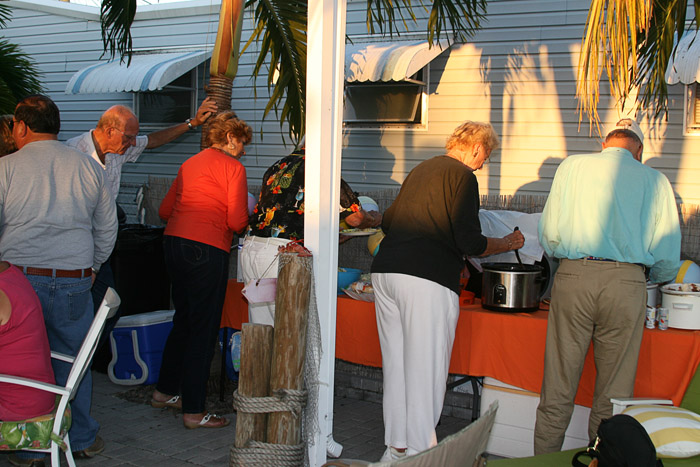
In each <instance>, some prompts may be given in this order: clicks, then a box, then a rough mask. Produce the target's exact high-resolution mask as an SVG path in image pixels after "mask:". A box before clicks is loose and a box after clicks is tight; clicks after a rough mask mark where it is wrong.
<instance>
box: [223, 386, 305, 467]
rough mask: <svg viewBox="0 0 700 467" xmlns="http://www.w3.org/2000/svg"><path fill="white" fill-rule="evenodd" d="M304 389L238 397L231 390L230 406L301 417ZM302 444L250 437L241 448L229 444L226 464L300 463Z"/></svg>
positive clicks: (302, 454) (270, 464) (279, 464)
mask: <svg viewBox="0 0 700 467" xmlns="http://www.w3.org/2000/svg"><path fill="white" fill-rule="evenodd" d="M306 397H307V393H306V391H298V390H294V389H279V390H276V391H275V392H274V395H272V396H268V397H247V396H241V395H240V394H239V393H238V390H236V391H234V392H233V407H234V409H236V411H237V412H238V413H272V412H291V413H292V414H293V415H294V417H295V418H298V417H300V416H301V413H302V409H303V408H304V407H305V406H306ZM305 446H306V445H305V444H304V443H301V444H296V445H286V444H272V443H262V442H260V441H255V440H250V441H249V442H248V443H247V444H246V446H245V447H242V448H237V447H235V446H232V447H231V451H230V456H229V465H230V466H261V465H269V466H290V467H291V466H299V465H302V464H303V463H304V448H305Z"/></svg>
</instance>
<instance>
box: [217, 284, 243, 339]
mask: <svg viewBox="0 0 700 467" xmlns="http://www.w3.org/2000/svg"><path fill="white" fill-rule="evenodd" d="M243 285H244V284H243V283H242V282H237V281H236V279H229V280H228V284H227V286H226V299H225V300H224V311H223V313H221V327H222V328H233V329H241V325H242V324H243V323H247V322H248V302H247V301H246V299H245V298H244V297H243V295H242V294H241V290H243Z"/></svg>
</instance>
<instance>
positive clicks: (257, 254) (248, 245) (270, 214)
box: [241, 149, 381, 325]
mask: <svg viewBox="0 0 700 467" xmlns="http://www.w3.org/2000/svg"><path fill="white" fill-rule="evenodd" d="M305 160H306V159H305V155H304V149H301V150H299V151H295V152H293V153H292V154H290V155H289V156H287V157H284V158H282V159H280V160H279V161H277V162H276V163H275V164H273V165H272V166H271V167H270V168H269V169H267V171H266V172H265V175H263V186H262V190H261V192H260V198H259V200H258V205H257V206H256V207H255V210H254V211H253V215H252V216H251V219H250V228H251V230H250V232H249V234H248V236H247V237H246V239H245V242H244V244H243V248H242V249H241V272H242V275H243V280H244V281H245V282H248V281H250V280H252V279H260V278H262V277H265V278H274V277H277V259H276V258H275V255H276V254H277V249H278V247H280V246H282V245H286V244H287V243H289V242H290V241H295V240H302V239H303V238H304V163H305ZM339 212H340V220H341V221H342V220H345V221H346V223H347V224H348V225H350V226H353V227H358V228H367V227H375V226H377V225H379V224H380V223H381V215H380V214H379V213H374V212H373V213H368V212H366V211H364V210H362V207H361V206H360V201H359V200H358V199H357V194H356V193H354V192H353V191H352V189H351V188H350V186H349V185H348V184H347V183H345V181H344V180H342V179H341V180H340V206H339ZM274 311H275V302H265V303H250V304H249V305H248V319H249V322H251V323H260V324H270V325H273V324H274V315H275V313H274Z"/></svg>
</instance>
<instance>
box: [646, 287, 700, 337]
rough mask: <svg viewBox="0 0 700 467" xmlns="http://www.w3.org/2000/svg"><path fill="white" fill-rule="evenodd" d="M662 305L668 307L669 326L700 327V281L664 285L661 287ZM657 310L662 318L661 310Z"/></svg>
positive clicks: (694, 328)
mask: <svg viewBox="0 0 700 467" xmlns="http://www.w3.org/2000/svg"><path fill="white" fill-rule="evenodd" d="M661 307H662V308H666V309H668V327H670V328H678V329H692V330H698V329H700V283H682V284H680V283H673V284H666V285H664V286H663V287H661ZM656 311H657V316H658V318H659V320H660V319H661V315H660V312H659V310H658V309H657V310H656ZM659 329H661V324H660V322H659Z"/></svg>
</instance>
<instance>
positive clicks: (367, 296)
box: [343, 289, 374, 302]
mask: <svg viewBox="0 0 700 467" xmlns="http://www.w3.org/2000/svg"><path fill="white" fill-rule="evenodd" d="M343 292H345V293H346V294H347V295H348V296H349V297H350V298H354V299H355V300H360V301H363V302H373V301H374V294H373V293H359V292H355V291H354V290H350V289H343Z"/></svg>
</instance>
